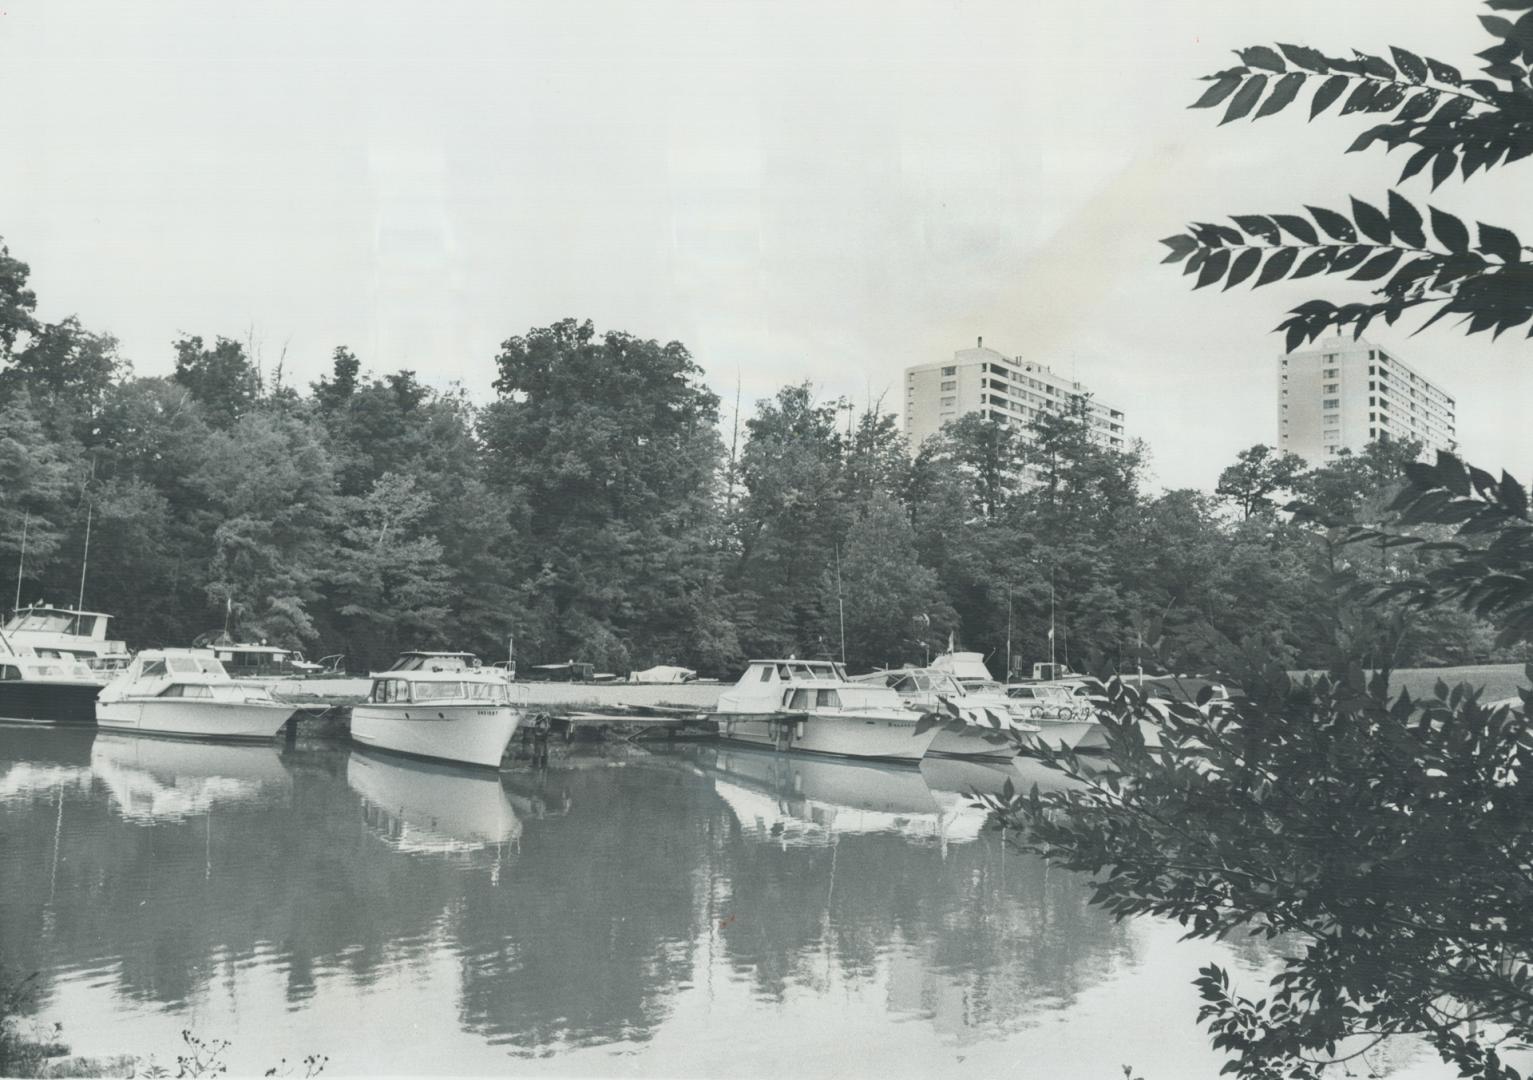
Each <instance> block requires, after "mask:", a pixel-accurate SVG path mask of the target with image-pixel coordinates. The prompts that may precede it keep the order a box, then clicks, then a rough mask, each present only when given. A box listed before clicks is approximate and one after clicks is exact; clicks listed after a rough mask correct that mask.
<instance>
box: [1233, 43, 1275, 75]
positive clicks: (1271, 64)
mask: <svg viewBox="0 0 1533 1080" xmlns="http://www.w3.org/2000/svg"><path fill="white" fill-rule="evenodd" d="M1235 54H1236V55H1237V56H1239V57H1240V59H1241V61H1242V62H1243V63H1246V64H1249V65H1251V66H1252V67H1256V68H1265V69H1266V70H1268V71H1276V72H1284V71H1287V70H1288V65H1287V64H1285V63H1283V58H1282V57H1281V56H1279V55H1278V54H1277V53H1276V52H1274V51H1273V50H1272V49H1269V48H1267V46H1265V45H1252V46H1251V47H1250V48H1249V49H1236V50H1235Z"/></svg>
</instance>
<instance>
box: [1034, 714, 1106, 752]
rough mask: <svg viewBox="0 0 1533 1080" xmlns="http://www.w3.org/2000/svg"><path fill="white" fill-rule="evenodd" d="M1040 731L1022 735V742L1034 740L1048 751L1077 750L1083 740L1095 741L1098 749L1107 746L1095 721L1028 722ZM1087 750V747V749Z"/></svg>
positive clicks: (1045, 720) (1040, 720) (1043, 720)
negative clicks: (1034, 733)
mask: <svg viewBox="0 0 1533 1080" xmlns="http://www.w3.org/2000/svg"><path fill="white" fill-rule="evenodd" d="M1028 722H1029V723H1031V724H1036V725H1037V726H1038V727H1039V728H1041V729H1042V730H1041V731H1039V732H1038V734H1036V735H1024V736H1023V739H1024V740H1035V741H1037V742H1041V743H1043V744H1044V745H1045V746H1047V747H1048V748H1049V749H1050V750H1056V751H1058V750H1077V749H1080V748H1081V743H1082V741H1083V740H1085V741H1087V742H1090V741H1091V740H1093V739H1095V740H1096V747H1097V748H1098V749H1101V748H1104V747H1105V746H1106V745H1107V744H1106V742H1105V741H1103V740H1102V739H1101V735H1102V732H1101V727H1102V725H1101V724H1099V723H1097V722H1096V721H1095V720H1047V719H1039V720H1030V721H1028ZM1088 749H1089V747H1088Z"/></svg>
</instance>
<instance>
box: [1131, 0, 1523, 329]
mask: <svg viewBox="0 0 1533 1080" xmlns="http://www.w3.org/2000/svg"><path fill="white" fill-rule="evenodd" d="M1488 6H1489V7H1490V8H1492V9H1495V10H1497V11H1510V12H1522V14H1521V15H1520V16H1518V17H1517V19H1516V21H1515V22H1514V21H1512V20H1511V19H1509V18H1507V17H1506V16H1504V15H1500V14H1496V15H1484V16H1481V18H1480V22H1481V24H1482V25H1483V26H1484V28H1485V29H1486V31H1487V32H1488V33H1490V34H1491V35H1492V36H1493V37H1494V38H1495V39H1496V44H1494V45H1492V46H1490V47H1489V48H1487V49H1485V50H1483V51H1481V52H1480V53H1479V54H1478V55H1479V57H1480V59H1482V60H1484V61H1485V64H1484V66H1483V69H1482V70H1483V73H1484V75H1485V76H1486V77H1485V78H1476V77H1466V76H1465V75H1464V74H1462V73H1461V72H1460V71H1459V69H1458V68H1456V67H1454V66H1453V65H1451V64H1447V63H1444V62H1442V61H1440V60H1436V59H1433V58H1431V57H1423V56H1420V55H1418V54H1416V53H1414V52H1411V51H1410V50H1407V49H1402V48H1398V47H1394V48H1391V49H1390V55H1391V59H1392V60H1393V63H1391V62H1390V60H1386V59H1384V58H1383V57H1381V56H1376V55H1373V54H1370V53H1365V52H1361V51H1358V50H1354V51H1353V54H1352V55H1351V56H1350V57H1342V56H1329V55H1326V54H1325V53H1322V52H1320V51H1318V50H1316V49H1311V48H1308V47H1306V46H1302V45H1287V44H1279V45H1278V46H1277V47H1276V48H1275V49H1274V48H1272V47H1269V46H1266V45H1253V46H1251V47H1249V48H1245V49H1239V50H1236V53H1237V55H1238V56H1239V57H1240V60H1241V63H1240V64H1239V65H1238V66H1235V67H1231V68H1227V69H1225V70H1224V71H1219V72H1216V73H1214V74H1212V75H1208V76H1205V80H1206V81H1208V82H1209V84H1210V85H1209V86H1208V88H1207V89H1206V90H1205V91H1204V93H1203V94H1202V95H1201V96H1200V97H1199V98H1198V100H1197V101H1195V102H1193V104H1192V106H1191V107H1192V108H1195V109H1206V108H1214V107H1216V106H1220V105H1222V106H1224V110H1225V111H1224V117H1223V119H1222V120H1221V121H1220V123H1221V124H1227V123H1230V122H1231V121H1234V120H1240V119H1243V118H1245V117H1247V116H1251V118H1252V119H1253V120H1258V119H1261V118H1263V117H1266V116H1272V115H1274V114H1276V113H1278V112H1281V111H1283V110H1284V109H1286V108H1287V107H1288V106H1289V105H1291V104H1292V103H1293V102H1294V101H1295V100H1297V99H1298V98H1299V96H1300V95H1301V93H1304V92H1305V91H1309V92H1310V119H1311V120H1313V119H1315V118H1316V117H1318V116H1320V115H1321V114H1322V113H1324V112H1325V111H1326V110H1327V109H1329V108H1330V107H1331V106H1332V105H1333V104H1335V103H1336V102H1338V101H1340V102H1341V103H1342V104H1341V108H1340V110H1339V111H1340V114H1341V115H1342V116H1347V115H1350V114H1354V113H1364V114H1372V115H1375V116H1379V115H1383V116H1388V117H1389V119H1387V120H1384V121H1383V122H1381V123H1377V124H1375V125H1374V126H1372V127H1370V128H1368V129H1367V130H1366V131H1364V132H1362V133H1361V134H1360V135H1359V136H1358V137H1357V138H1356V139H1355V140H1354V141H1353V142H1352V144H1351V146H1349V147H1348V148H1347V149H1348V152H1349V153H1351V152H1357V151H1362V150H1365V149H1368V148H1369V147H1371V146H1375V145H1382V146H1383V147H1385V149H1386V152H1388V151H1393V150H1395V149H1397V148H1399V147H1412V148H1414V149H1413V150H1412V152H1411V154H1410V156H1409V157H1408V158H1407V159H1406V162H1405V165H1404V167H1403V169H1402V170H1401V173H1400V182H1401V183H1402V184H1403V183H1404V182H1406V181H1407V180H1409V179H1410V178H1411V177H1413V176H1415V175H1417V174H1418V173H1421V172H1423V171H1424V170H1426V169H1427V167H1428V166H1430V167H1431V177H1432V187H1433V189H1434V190H1435V189H1436V188H1437V187H1438V186H1439V185H1441V184H1442V183H1443V182H1444V181H1445V180H1447V179H1448V177H1450V176H1452V175H1453V174H1454V172H1455V171H1457V172H1459V173H1461V174H1462V176H1463V178H1464V179H1465V180H1468V179H1469V178H1470V177H1472V176H1474V175H1475V174H1476V173H1477V172H1479V171H1481V170H1489V169H1491V168H1494V167H1496V166H1498V165H1506V164H1511V163H1512V162H1515V161H1520V160H1522V159H1523V158H1526V157H1528V156H1530V155H1533V85H1530V74H1533V0H1489V4H1488ZM1258 106H1259V107H1258ZM1253 112H1254V115H1252V114H1253ZM1305 209H1306V210H1307V211H1308V213H1309V215H1310V216H1309V217H1308V218H1307V217H1305V216H1303V215H1300V214H1293V213H1284V214H1243V215H1235V216H1234V217H1233V218H1232V219H1231V220H1233V221H1234V222H1235V225H1236V226H1238V228H1232V227H1230V226H1228V225H1224V224H1219V223H1209V222H1195V223H1193V224H1191V225H1189V226H1188V227H1187V230H1186V231H1185V232H1183V233H1179V234H1177V235H1175V236H1170V237H1167V238H1166V239H1165V240H1164V241H1162V242H1163V243H1164V244H1166V246H1167V247H1168V248H1170V253H1169V254H1168V255H1167V256H1166V258H1165V260H1164V261H1165V262H1180V263H1182V264H1183V272H1184V273H1186V274H1194V275H1196V279H1195V280H1196V285H1195V288H1203V287H1204V286H1207V285H1211V284H1213V283H1215V282H1218V281H1223V282H1224V287H1225V288H1226V289H1229V288H1232V287H1234V286H1236V285H1239V284H1241V283H1242V282H1244V281H1247V280H1250V279H1254V281H1253V288H1254V287H1259V286H1261V285H1266V284H1268V283H1270V282H1273V281H1279V280H1282V279H1284V278H1293V279H1297V278H1303V277H1309V276H1311V275H1316V274H1346V275H1347V276H1348V278H1349V279H1350V280H1353V281H1362V282H1382V284H1381V285H1379V286H1378V287H1377V288H1376V289H1375V290H1374V295H1375V296H1376V297H1378V299H1375V300H1370V301H1361V302H1356V303H1350V304H1340V305H1338V304H1334V303H1331V302H1330V301H1327V300H1311V301H1308V302H1307V303H1305V304H1302V305H1300V306H1299V307H1297V308H1294V309H1293V310H1292V311H1291V312H1290V314H1289V318H1287V319H1285V320H1284V321H1283V322H1282V323H1281V324H1280V325H1279V327H1278V329H1279V330H1282V331H1284V332H1285V334H1286V336H1287V348H1288V349H1289V350H1292V349H1294V348H1296V347H1297V346H1298V345H1300V344H1302V343H1303V342H1305V341H1312V340H1314V339H1315V338H1316V337H1319V336H1320V334H1322V333H1323V332H1324V331H1325V330H1326V329H1327V328H1328V327H1333V326H1334V327H1338V328H1340V327H1346V326H1350V327H1351V328H1352V329H1353V333H1354V335H1358V336H1360V335H1361V334H1362V332H1363V330H1364V329H1365V328H1366V327H1367V326H1368V324H1369V323H1370V322H1372V321H1373V320H1374V319H1376V318H1383V319H1384V321H1385V322H1387V323H1388V324H1390V325H1391V326H1392V325H1394V323H1395V322H1396V321H1397V320H1398V319H1399V318H1400V317H1401V315H1403V314H1404V313H1405V312H1406V311H1408V310H1410V309H1412V308H1418V307H1419V308H1428V309H1433V308H1435V311H1434V312H1433V314H1432V316H1431V318H1430V319H1428V320H1427V322H1426V323H1425V324H1424V325H1423V326H1422V327H1420V328H1419V329H1418V330H1417V332H1418V333H1419V332H1420V330H1422V329H1425V328H1426V326H1430V325H1431V324H1432V323H1434V322H1436V321H1437V320H1439V319H1442V318H1445V317H1447V316H1449V315H1458V316H1460V317H1461V318H1462V321H1463V322H1464V323H1465V324H1467V332H1468V333H1470V334H1474V333H1479V332H1481V331H1484V330H1493V331H1494V333H1495V334H1496V335H1497V336H1499V335H1500V334H1502V333H1504V332H1505V331H1507V330H1509V329H1511V328H1513V327H1516V326H1521V325H1522V324H1524V323H1527V322H1529V321H1530V320H1533V265H1530V264H1529V263H1528V262H1527V261H1526V260H1525V253H1526V252H1527V250H1528V249H1527V248H1525V247H1524V246H1523V245H1522V243H1521V242H1520V241H1519V240H1518V238H1517V236H1516V235H1515V234H1514V233H1513V232H1511V230H1509V229H1505V228H1502V227H1500V226H1496V225H1488V224H1485V223H1483V222H1481V223H1478V225H1477V227H1476V229H1475V230H1474V232H1473V233H1472V232H1471V230H1470V229H1469V227H1468V226H1466V225H1465V223H1464V222H1463V221H1461V220H1460V219H1459V218H1458V217H1456V216H1454V215H1453V214H1450V213H1448V212H1447V211H1444V210H1441V209H1438V208H1436V207H1428V208H1427V213H1426V214H1423V213H1422V211H1421V210H1420V209H1419V208H1418V207H1417V206H1416V205H1415V204H1414V203H1413V202H1411V201H1410V200H1409V199H1407V198H1406V197H1405V196H1403V195H1401V194H1400V193H1399V192H1395V191H1391V192H1389V196H1388V206H1387V208H1386V209H1380V208H1379V207H1377V206H1375V205H1372V204H1370V203H1368V202H1365V201H1363V200H1361V199H1357V198H1353V199H1352V200H1351V207H1350V210H1351V212H1350V214H1347V213H1340V212H1337V211H1335V210H1329V209H1325V208H1323V207H1315V206H1309V207H1305ZM1311 219H1313V221H1312V220H1311ZM1428 219H1429V220H1430V225H1431V230H1432V241H1431V242H1429V241H1428V239H1427V234H1426V232H1425V229H1424V225H1425V223H1426V222H1427V220H1428ZM1529 336H1533V329H1530V330H1529Z"/></svg>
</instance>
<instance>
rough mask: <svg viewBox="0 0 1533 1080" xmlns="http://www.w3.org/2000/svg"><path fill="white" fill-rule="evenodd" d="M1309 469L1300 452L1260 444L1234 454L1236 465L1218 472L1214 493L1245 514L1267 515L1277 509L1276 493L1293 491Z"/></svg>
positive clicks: (1244, 515)
mask: <svg viewBox="0 0 1533 1080" xmlns="http://www.w3.org/2000/svg"><path fill="white" fill-rule="evenodd" d="M1306 468H1307V466H1306V464H1305V461H1304V459H1303V458H1301V457H1300V456H1299V455H1298V454H1291V453H1288V452H1287V451H1284V452H1283V453H1278V452H1277V451H1276V450H1274V449H1272V447H1270V446H1266V445H1264V444H1262V443H1257V444H1256V445H1255V446H1253V447H1251V448H1249V449H1247V450H1242V451H1241V452H1240V453H1239V454H1237V455H1236V456H1235V464H1233V465H1231V466H1229V467H1228V468H1226V469H1225V470H1224V471H1223V472H1221V473H1220V474H1219V485H1218V486H1217V487H1216V488H1214V494H1215V495H1220V496H1223V497H1224V498H1226V499H1228V500H1230V501H1231V502H1233V503H1234V504H1235V505H1236V506H1238V507H1240V513H1241V515H1242V516H1243V517H1248V518H1249V517H1251V516H1253V515H1256V514H1268V513H1271V512H1272V511H1273V510H1274V509H1275V508H1276V502H1275V501H1274V498H1273V497H1274V496H1275V495H1279V494H1281V493H1283V492H1291V491H1293V490H1294V485H1295V484H1296V483H1298V482H1299V479H1300V477H1301V476H1302V475H1303V474H1304V471H1305V469H1306Z"/></svg>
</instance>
